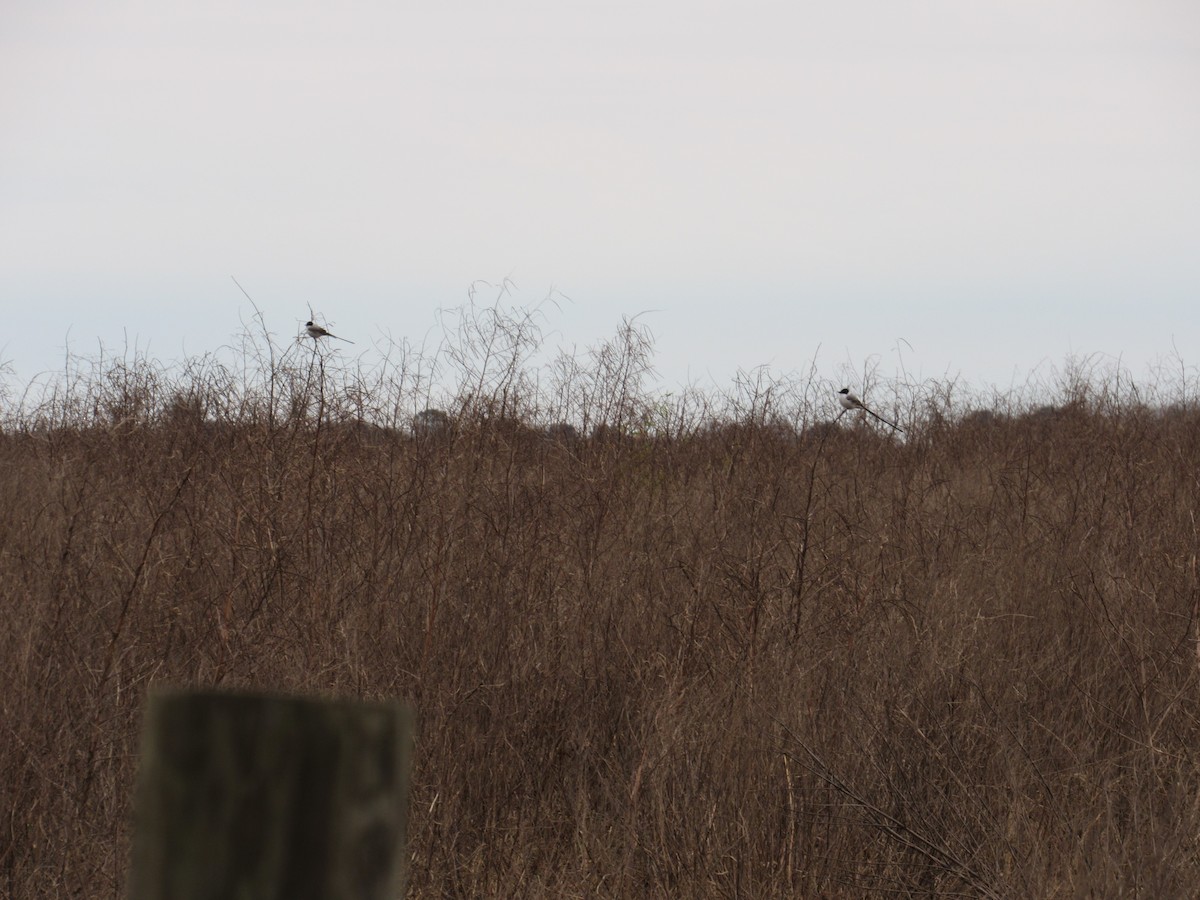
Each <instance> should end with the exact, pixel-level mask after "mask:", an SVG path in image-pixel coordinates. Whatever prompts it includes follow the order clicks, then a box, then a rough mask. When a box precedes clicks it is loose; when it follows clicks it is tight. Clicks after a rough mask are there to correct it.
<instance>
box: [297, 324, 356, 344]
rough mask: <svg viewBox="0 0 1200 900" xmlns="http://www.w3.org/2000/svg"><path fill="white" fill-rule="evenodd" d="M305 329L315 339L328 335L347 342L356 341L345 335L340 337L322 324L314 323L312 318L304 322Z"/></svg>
mask: <svg viewBox="0 0 1200 900" xmlns="http://www.w3.org/2000/svg"><path fill="white" fill-rule="evenodd" d="M304 330H305V331H307V332H308V336H309V337H310V338H312V339H313V340H314V341H315V340H318V339H320V338H323V337H328V338H333V339H334V340H335V341H345V342H346V343H347V344H353V343H354V341H351V340H349V339H347V338H344V337H338V336H337V335H336V334H333V333H331V332H328V331H326V330H325V329H324V328H322V327H321V326H320V325H314V324H313V323H312V321H311V320H309V321H308V322H305V323H304Z"/></svg>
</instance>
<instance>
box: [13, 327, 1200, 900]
mask: <svg viewBox="0 0 1200 900" xmlns="http://www.w3.org/2000/svg"><path fill="white" fill-rule="evenodd" d="M487 315H491V314H490V313H489V314H487ZM487 315H484V316H482V317H481V316H480V315H479V314H478V313H476V314H475V318H474V319H473V322H474V323H475V327H476V332H475V333H473V334H471V335H468V339H467V340H466V341H465V342H464V343H465V345H468V346H466V350H468V351H471V352H465V351H464V350H463V346H461V345H460V347H459V348H458V349H457V350H456V351H454V352H450V353H446V354H445V355H444V356H443V359H444V360H448V362H447V363H446V365H447V368H446V369H445V370H444V372H443V374H445V373H446V372H448V373H449V374H450V375H451V376H452V380H453V383H454V385H455V391H454V392H452V394H451V395H448V396H450V398H451V399H450V400H448V401H446V402H444V403H442V404H440V405H442V406H445V407H447V408H448V409H449V410H450V412H451V413H452V419H451V420H450V421H448V422H446V423H444V422H442V420H440V419H437V420H434V421H429V420H428V419H427V420H426V421H425V425H426V426H427V427H425V428H424V429H421V430H419V432H418V433H413V431H412V429H411V428H410V427H408V423H409V421H410V418H409V417H410V416H411V415H412V413H413V412H414V411H416V410H419V409H421V408H422V399H421V398H422V397H423V398H425V400H427V399H428V397H429V396H430V387H429V385H430V383H431V381H432V379H433V377H434V375H435V374H436V372H435V371H434V369H435V368H436V367H433V368H429V367H427V368H426V369H424V370H421V369H420V366H416V367H415V368H412V366H413V363H412V360H411V359H409V358H407V357H406V358H404V359H402V360H400V361H398V362H394V363H393V366H394V367H393V368H392V369H390V370H388V372H389V373H390V374H388V375H387V377H386V378H382V377H376V376H377V374H378V373H376V374H375V375H371V374H370V373H367V374H366V375H364V373H363V372H362V371H360V370H356V369H354V368H352V367H347V366H346V365H344V364H342V363H341V362H339V360H340V359H341V358H340V357H338V356H337V355H336V354H332V355H331V354H328V353H327V352H326V351H321V352H320V353H317V352H314V351H313V350H312V349H311V348H305V347H290V348H289V347H284V346H283V345H276V344H274V343H272V342H271V339H270V337H269V336H264V338H263V340H264V343H263V344H261V345H260V350H259V352H257V355H253V356H251V357H250V358H249V361H248V363H247V364H246V365H245V366H243V367H242V368H240V369H238V368H230V367H227V366H223V365H219V364H217V363H216V362H215V361H212V360H208V361H204V360H202V361H199V362H194V363H191V364H189V365H187V366H184V367H182V368H180V369H177V370H175V371H174V374H168V373H165V372H164V371H163V370H161V369H158V368H156V367H154V366H153V365H150V364H149V363H147V362H146V361H145V360H134V361H132V362H129V361H126V360H117V361H112V362H108V363H104V362H101V363H100V364H97V365H96V366H94V367H93V368H92V369H90V370H88V371H86V372H84V371H82V370H79V369H76V370H75V374H74V377H65V378H63V379H61V380H59V381H58V382H56V383H55V384H54V385H52V386H51V387H50V388H46V389H45V390H43V392H42V394H41V395H40V396H39V397H38V398H37V399H36V400H33V399H30V397H29V396H27V398H26V401H25V402H24V403H23V404H22V405H20V406H19V407H16V409H17V410H18V411H16V412H12V413H10V414H9V415H8V418H7V420H6V423H5V428H4V432H3V434H2V435H0V574H2V575H3V578H2V579H0V604H2V606H0V677H2V678H3V691H2V694H0V702H2V704H3V708H2V715H0V730H2V738H0V810H2V811H3V821H2V822H0V894H3V895H4V896H7V897H12V898H34V897H55V898H60V897H120V896H121V895H122V892H123V889H124V882H125V877H126V869H127V866H128V853H129V838H130V834H129V819H130V800H131V788H132V783H133V779H134V775H135V769H136V753H137V741H138V736H139V727H140V715H141V712H142V709H143V704H144V700H145V696H146V691H147V689H148V688H149V687H150V686H152V685H155V684H160V685H161V684H173V685H201V686H222V687H253V688H263V689H281V690H286V691H299V692H318V693H331V694H338V695H343V696H350V697H364V698H380V697H388V698H391V697H397V698H403V699H407V700H409V701H411V702H412V703H413V704H415V706H416V707H417V710H418V715H419V722H420V733H419V738H418V742H417V755H416V762H415V771H414V787H413V791H414V792H413V797H412V814H411V823H410V833H409V848H408V849H409V854H410V855H409V860H408V871H409V896H410V897H414V898H421V897H529V898H538V897H555V898H572V897H578V898H584V897H630V898H635V897H663V898H666V897H746V898H756V897H814V898H815V897H829V898H834V897H838V898H840V897H845V898H860V897H870V896H880V897H895V896H939V897H943V896H964V897H995V898H1017V897H1030V898H1034V897H1036V898H1058V897H1064V898H1065V897H1071V898H1074V897H1117V896H1120V897H1135V896H1137V897H1146V898H1165V897H1194V896H1196V894H1197V891H1198V890H1200V846H1198V843H1197V839H1198V836H1200V720H1198V715H1200V702H1198V701H1200V679H1198V661H1197V642H1196V622H1195V611H1196V605H1197V601H1198V595H1200V593H1198V583H1197V570H1196V552H1197V547H1198V545H1200V541H1198V535H1197V522H1196V513H1197V508H1198V507H1200V465H1198V463H1200V415H1197V414H1195V413H1194V412H1189V409H1190V407H1188V406H1186V404H1184V405H1177V406H1176V407H1175V408H1174V409H1173V410H1171V411H1169V412H1167V413H1164V411H1163V408H1162V407H1163V404H1162V403H1159V402H1157V400H1158V399H1161V397H1159V398H1157V399H1155V398H1151V400H1153V401H1154V402H1149V401H1147V399H1146V397H1147V392H1146V390H1145V389H1139V388H1138V387H1137V386H1136V385H1133V384H1132V383H1130V382H1127V381H1124V380H1122V378H1121V376H1120V374H1119V373H1118V374H1117V375H1116V376H1111V375H1110V376H1105V377H1099V378H1097V377H1094V376H1089V375H1088V374H1087V373H1086V372H1085V373H1082V374H1081V373H1080V372H1078V371H1076V372H1074V373H1073V374H1072V375H1071V376H1070V377H1068V378H1066V379H1065V381H1064V383H1062V384H1058V385H1054V386H1053V389H1054V390H1056V391H1061V392H1063V393H1064V394H1065V396H1066V397H1067V399H1068V402H1066V403H1065V404H1064V405H1062V406H1061V407H1060V408H1057V409H1054V410H1051V409H1041V410H1035V409H1033V408H1032V406H1031V405H1029V404H1026V405H1024V406H1023V405H1022V404H1021V402H1020V401H1019V398H1018V399H1013V398H1007V399H1006V398H993V402H992V403H991V411H990V412H985V411H978V410H977V411H976V412H974V413H973V414H970V415H962V414H960V413H959V412H957V411H956V404H955V402H954V397H953V386H952V385H937V384H924V385H918V386H909V385H903V384H888V385H881V384H879V383H876V384H875V385H874V391H873V392H872V393H871V394H869V397H870V398H872V399H873V400H875V402H878V403H879V404H880V411H881V412H884V413H890V414H893V415H898V416H899V417H901V419H902V420H903V422H904V424H905V425H906V427H907V428H908V434H907V435H904V436H897V435H891V434H888V433H887V429H885V428H882V427H878V428H874V427H869V426H868V425H867V424H865V423H864V422H862V421H860V420H858V419H852V417H851V416H849V415H845V416H842V417H840V418H839V419H838V420H837V421H836V423H835V424H829V422H830V421H831V420H833V419H834V416H835V414H836V412H837V408H836V406H834V405H832V403H831V397H832V394H831V388H833V387H836V386H840V385H836V386H834V385H830V384H828V383H824V382H820V381H819V380H817V379H815V378H813V377H811V376H810V377H808V378H807V379H805V378H801V379H797V380H795V381H787V380H782V379H781V380H775V381H772V380H769V379H767V380H764V379H762V378H761V377H760V378H759V379H758V380H754V379H748V380H747V381H745V382H743V383H739V384H738V385H737V386H736V387H735V388H734V389H733V390H732V391H731V392H729V393H728V394H725V395H723V396H720V397H707V398H706V397H703V396H701V395H699V394H698V393H686V394H685V395H684V396H679V397H674V398H666V399H663V398H655V397H653V396H652V395H650V394H648V393H647V392H646V391H645V390H644V387H643V385H644V379H645V376H646V374H647V370H648V358H647V354H648V353H649V347H648V345H647V344H646V343H645V335H644V334H641V333H640V332H638V330H637V329H636V327H634V326H632V325H627V326H626V327H625V328H624V329H623V330H622V331H621V332H620V333H619V334H618V337H617V338H616V339H614V341H613V342H611V343H610V344H608V345H605V346H603V347H600V348H596V350H594V351H593V352H592V353H591V354H589V355H587V356H586V357H585V358H583V359H580V360H567V359H560V360H558V361H557V362H555V363H554V364H553V365H551V366H550V367H548V368H547V369H543V370H540V371H541V374H537V373H534V374H530V372H529V370H527V369H525V368H523V367H522V364H523V361H524V360H526V359H527V358H528V356H527V343H526V342H527V336H526V335H524V334H523V333H522V332H521V328H520V324H521V323H520V322H517V323H515V324H514V322H513V321H511V320H510V321H506V322H498V321H496V320H492V321H490V324H489V321H488V320H487ZM480 323H482V326H481V325H480ZM489 327H490V328H491V329H492V331H491V332H488V330H487V329H488V328H489ZM489 334H491V335H492V337H496V336H497V335H498V336H499V337H498V338H497V339H496V340H492V341H489V340H483V341H482V342H481V341H480V340H479V338H480V336H481V335H482V337H483V338H487V337H488V336H489ZM547 372H550V374H549V375H547V374H546V373H547ZM69 374H70V373H68V375H69ZM372 377H375V378H376V380H375V381H371V378H372ZM1176 388H1177V389H1178V390H1179V391H1180V392H1181V393H1186V391H1185V390H1184V389H1185V388H1186V385H1177V386H1176ZM1160 393H1162V392H1161V391H1160ZM876 398H879V399H876ZM558 420H566V421H570V422H572V423H573V424H574V425H575V427H576V429H577V431H578V434H579V436H576V435H573V434H572V433H571V431H570V430H569V429H549V430H547V429H546V428H545V427H544V426H546V425H548V424H551V423H552V422H554V421H558ZM535 425H536V426H537V427H534V426H535ZM443 426H445V427H443ZM597 426H599V427H597Z"/></svg>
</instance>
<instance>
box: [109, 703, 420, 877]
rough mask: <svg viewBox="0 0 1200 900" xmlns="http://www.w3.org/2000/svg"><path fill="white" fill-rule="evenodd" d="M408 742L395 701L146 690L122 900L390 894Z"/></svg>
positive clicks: (409, 727) (407, 719)
mask: <svg viewBox="0 0 1200 900" xmlns="http://www.w3.org/2000/svg"><path fill="white" fill-rule="evenodd" d="M412 740H413V717H412V713H411V711H409V710H408V709H406V708H405V707H403V706H401V705H399V704H393V703H361V702H355V701H336V700H318V699H305V698H299V697H284V696H269V695H260V694H239V693H224V692H193V691H164V692H156V693H153V694H152V695H151V697H150V701H149V705H148V708H147V712H146V720H145V726H144V730H143V737H142V755H141V771H140V773H139V777H138V788H137V797H136V800H135V812H134V840H133V869H132V872H131V875H130V885H129V898H130V900H395V898H397V897H399V896H400V893H401V891H402V878H403V862H402V857H403V853H402V844H403V839H404V829H405V824H406V816H407V799H408V798H407V794H408V770H409V765H410V761H411V756H412Z"/></svg>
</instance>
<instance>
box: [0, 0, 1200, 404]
mask: <svg viewBox="0 0 1200 900" xmlns="http://www.w3.org/2000/svg"><path fill="white" fill-rule="evenodd" d="M231 275H233V276H236V277H237V279H238V281H239V282H241V284H242V285H243V286H245V288H246V289H247V290H248V291H249V292H250V293H251V295H252V296H253V297H254V298H255V300H256V301H257V303H258V304H259V306H260V307H261V308H262V309H263V311H264V312H265V314H266V317H267V320H268V323H269V324H270V325H271V326H272V327H273V328H274V329H275V330H277V331H279V332H282V333H291V332H292V331H293V330H294V329H296V328H297V327H298V326H299V325H300V323H302V322H303V321H304V319H305V318H307V309H308V306H309V305H311V306H312V307H313V308H315V309H316V310H317V311H318V312H319V313H320V314H321V315H322V316H323V317H324V318H325V319H326V320H327V321H328V322H329V323H331V325H332V326H336V329H335V330H336V331H337V332H338V333H339V334H344V335H346V336H347V337H351V338H353V339H354V340H355V341H356V342H357V343H356V344H355V347H354V352H364V353H368V354H369V353H372V352H373V350H372V341H373V340H377V339H379V338H380V337H381V336H382V335H384V334H390V335H392V336H395V337H409V338H411V339H413V340H414V341H418V342H419V341H420V340H421V339H422V337H423V336H424V335H425V334H426V333H428V332H429V330H430V328H431V327H432V326H433V325H434V322H435V310H436V309H438V308H439V307H443V308H444V307H453V306H457V305H458V304H459V303H461V302H462V301H463V299H464V298H465V295H466V291H467V288H468V286H469V285H470V283H471V282H473V281H475V280H476V279H487V280H491V281H499V280H501V279H503V278H504V277H506V276H511V277H512V278H513V279H514V281H515V282H516V284H517V285H518V286H519V288H520V290H519V292H518V293H517V294H516V295H515V298H516V300H517V301H518V302H520V303H525V304H530V305H532V304H534V303H537V302H538V301H539V300H540V299H541V298H542V297H544V296H545V295H546V294H547V293H548V292H549V291H550V290H551V288H552V287H553V288H556V289H557V290H558V291H559V292H561V294H563V295H565V296H567V297H569V298H571V302H562V304H561V311H558V312H552V313H551V315H550V322H549V324H550V326H551V327H552V328H553V329H554V330H556V332H557V334H556V335H555V336H554V338H553V340H555V341H557V342H561V343H563V344H566V345H571V344H579V345H585V344H588V343H591V342H594V341H596V340H597V339H599V338H601V337H605V336H607V335H609V334H610V333H612V332H613V331H614V330H615V328H616V326H617V324H618V323H619V321H620V317H621V316H622V315H623V314H624V315H633V314H637V313H639V312H641V311H643V310H654V312H652V313H649V314H647V315H646V316H645V317H643V319H642V321H643V322H645V323H646V324H647V325H648V326H649V327H650V328H651V329H652V330H653V332H654V333H655V335H656V336H657V343H658V347H659V354H658V365H659V369H660V371H661V373H662V375H663V377H664V379H665V380H666V381H667V382H668V383H672V382H681V381H685V380H689V379H695V378H707V377H711V378H713V379H715V380H716V381H717V382H718V383H719V384H722V385H724V384H727V383H728V381H729V379H730V376H731V374H732V373H733V372H734V371H735V370H736V369H738V368H743V369H748V368H752V367H754V366H757V365H760V364H770V365H771V366H772V367H774V368H776V369H778V370H781V371H787V370H790V369H799V368H805V367H806V366H807V365H808V363H809V361H810V360H811V359H812V358H813V355H814V353H816V352H817V348H818V346H820V348H821V349H820V354H819V356H818V365H819V366H820V367H821V368H822V369H823V370H825V371H827V372H828V373H829V374H830V375H832V374H833V373H834V372H835V371H836V370H838V368H839V367H843V368H844V367H847V366H848V367H849V368H851V369H852V370H860V369H861V368H862V367H863V366H864V365H868V364H870V363H871V361H876V362H877V363H878V365H879V368H880V372H881V373H882V374H884V375H890V374H892V373H893V372H894V371H895V370H896V368H897V364H898V359H897V348H898V347H901V346H903V349H904V357H905V359H904V363H905V365H906V366H907V369H908V371H909V373H910V374H921V375H924V376H936V375H939V374H941V373H950V374H958V375H961V377H962V378H963V379H965V380H967V381H970V382H976V383H997V384H1000V385H1005V384H1008V383H1009V382H1010V381H1011V380H1012V379H1013V378H1014V377H1015V378H1016V379H1017V380H1018V381H1020V380H1023V379H1024V377H1025V375H1026V374H1027V373H1028V372H1029V371H1030V370H1031V369H1033V368H1034V367H1036V366H1038V365H1039V364H1042V363H1044V362H1045V361H1049V362H1050V363H1061V362H1062V361H1063V359H1064V357H1066V356H1067V355H1068V354H1071V353H1074V354H1085V353H1093V352H1097V353H1105V354H1110V355H1112V356H1120V357H1121V358H1122V359H1123V361H1124V363H1125V365H1126V366H1128V367H1129V368H1130V369H1131V370H1132V371H1133V372H1134V373H1135V374H1138V375H1140V374H1141V373H1142V372H1143V371H1144V370H1145V368H1146V367H1147V366H1148V365H1150V364H1151V363H1152V362H1153V360H1155V359H1156V358H1158V357H1160V356H1164V355H1168V354H1172V353H1174V352H1176V350H1177V351H1178V352H1179V353H1180V355H1182V357H1183V359H1184V362H1185V363H1187V364H1189V365H1200V312H1198V311H1197V310H1198V308H1200V5H1198V4H1196V3H1195V2H1193V0H1136V2H1134V0H1125V2H1114V0H1038V2H1024V0H1016V2H1014V0H1003V2H996V0H978V2H970V3H964V2H961V0H954V2H948V0H947V2H906V0H851V2H844V3H827V2H821V3H808V2H800V3H797V2H795V0H793V2H786V3H784V2H780V3H756V2H743V0H739V2H727V3H714V2H703V0H701V2H697V0H691V2H686V3H685V2H644V0H643V2H638V3H619V2H612V0H606V2H597V3H587V4H578V3H563V2H561V0H558V2H515V3H502V2H501V3H497V2H488V3H484V2H470V3H464V2H447V3H441V4H395V3H384V2H349V3H338V4H332V3H296V2H288V3H284V2H271V0H268V2H256V3H254V4H246V3H243V2H231V0H205V2H179V3H163V2H160V0H155V2H132V0H115V2H111V3H104V4H94V3H84V2H57V0H37V2H33V0H9V2H8V3H6V4H5V6H4V11H3V12H2V13H0V303H2V304H3V308H4V310H5V313H4V314H5V318H6V327H5V329H4V334H3V336H0V361H8V362H10V363H11V364H13V365H14V366H15V367H16V368H17V371H18V374H19V376H20V377H21V378H22V379H28V378H30V377H32V376H33V375H35V374H36V373H37V372H39V371H41V370H45V369H53V368H55V367H57V366H59V365H60V364H61V360H62V355H63V346H64V343H65V342H66V340H67V335H68V331H69V335H70V343H71V346H72V347H73V348H74V349H75V350H77V351H78V352H82V353H92V352H94V350H95V348H96V347H97V346H98V342H99V343H103V344H104V345H105V346H107V347H109V348H110V349H113V348H115V349H118V350H119V349H120V348H121V347H122V346H123V345H124V343H125V340H126V336H127V337H128V340H129V342H130V343H131V344H132V343H134V342H135V341H136V342H137V344H138V345H139V346H141V347H146V346H148V347H149V350H150V353H151V354H152V355H153V356H156V357H158V358H160V359H163V360H171V359H177V358H179V357H181V356H183V355H184V354H185V353H188V354H196V353H201V352H204V351H208V350H213V349H215V348H217V347H219V346H220V345H222V344H225V343H228V341H229V340H230V337H231V336H232V335H233V334H234V333H235V332H237V331H238V330H239V328H240V324H239V319H248V318H249V315H250V309H249V305H248V304H247V302H246V301H245V298H244V297H243V296H242V295H241V293H240V292H239V291H238V290H237V288H236V287H235V285H234V284H233V283H232V281H231V280H230V276H231ZM902 340H903V341H906V342H907V343H908V345H911V348H912V349H911V350H910V349H909V348H908V346H905V345H903V344H901V341H902Z"/></svg>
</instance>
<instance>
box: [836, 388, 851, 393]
mask: <svg viewBox="0 0 1200 900" xmlns="http://www.w3.org/2000/svg"><path fill="white" fill-rule="evenodd" d="M838 393H839V394H848V393H850V388H842V389H841V390H840V391H838Z"/></svg>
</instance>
